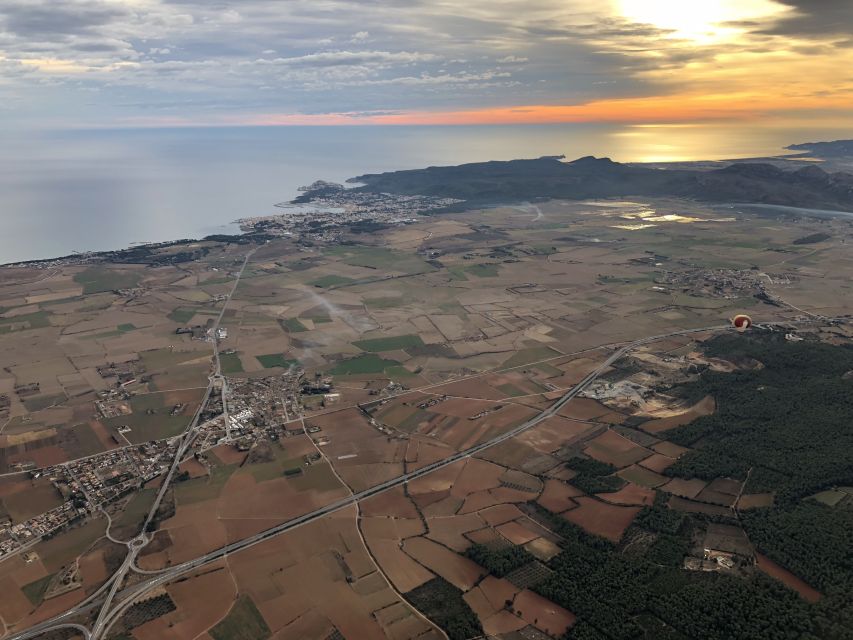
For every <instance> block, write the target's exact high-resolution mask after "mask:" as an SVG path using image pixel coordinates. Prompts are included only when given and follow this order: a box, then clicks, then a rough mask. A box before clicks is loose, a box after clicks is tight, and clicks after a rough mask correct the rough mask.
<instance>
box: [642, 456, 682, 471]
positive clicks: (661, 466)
mask: <svg viewBox="0 0 853 640" xmlns="http://www.w3.org/2000/svg"><path fill="white" fill-rule="evenodd" d="M639 464H640V466H643V467H645V468H646V469H650V470H651V471H654V472H655V473H663V472H664V471H665V470H666V469H669V467H671V466H672V465H673V464H675V458H670V457H669V456H665V455H663V454H660V453H655V454H654V455H651V456H649V457H648V458H646V459H645V460H641V461H640V463H639Z"/></svg>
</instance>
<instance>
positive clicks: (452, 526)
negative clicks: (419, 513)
mask: <svg viewBox="0 0 853 640" xmlns="http://www.w3.org/2000/svg"><path fill="white" fill-rule="evenodd" d="M427 524H428V525H429V533H427V537H428V538H429V539H430V540H435V541H436V542H440V543H441V544H443V545H444V546H446V547H450V548H451V549H453V550H454V551H457V552H460V553H461V552H463V551H465V549H467V548H468V547H470V546H471V542H470V541H469V540H468V538H466V537H465V536H464V535H463V534H465V533H467V532H468V531H475V530H477V529H482V528H483V527H484V526H485V525H486V523H485V522H484V521H483V519H482V518H481V517H480V516H478V515H477V514H476V513H469V514H467V515H462V516H451V517H449V518H429V519H428V520H427Z"/></svg>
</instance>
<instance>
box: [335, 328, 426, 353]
mask: <svg viewBox="0 0 853 640" xmlns="http://www.w3.org/2000/svg"><path fill="white" fill-rule="evenodd" d="M352 344H353V345H354V346H356V347H358V348H359V349H361V350H362V351H370V352H371V353H378V352H380V351H396V350H397V349H405V348H407V347H422V346H424V343H423V340H421V337H420V336H419V335H417V334H413V333H410V334H407V335H403V336H389V337H387V338H372V339H369V340H358V341H356V342H353V343H352Z"/></svg>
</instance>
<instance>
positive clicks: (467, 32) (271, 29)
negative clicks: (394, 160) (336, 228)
mask: <svg viewBox="0 0 853 640" xmlns="http://www.w3.org/2000/svg"><path fill="white" fill-rule="evenodd" d="M721 120H722V121H734V122H761V123H766V122H774V123H786V122H791V123H804V122H805V123H811V124H814V123H816V122H819V123H825V124H826V125H829V126H847V125H848V124H851V125H853V1H851V0H702V1H701V2H700V1H699V0H697V1H695V2H692V1H688V0H596V1H595V2H590V1H588V0H585V1H581V0H231V1H219V0H0V128H14V129H16V130H24V131H26V130H28V129H39V128H48V129H56V128H59V129H63V128H70V129H73V128H91V127H107V128H109V127H137V126H143V127H144V126H226V125H288V124H376V123H380V124H480V123H490V124H498V123H528V122H530V123H545V122H620V123H631V124H645V123H649V124H652V123H680V122H698V121H721Z"/></svg>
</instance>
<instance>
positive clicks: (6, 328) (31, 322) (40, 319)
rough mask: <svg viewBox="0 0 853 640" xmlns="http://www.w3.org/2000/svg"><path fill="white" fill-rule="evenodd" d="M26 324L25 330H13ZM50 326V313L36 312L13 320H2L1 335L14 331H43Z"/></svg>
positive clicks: (15, 317)
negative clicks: (16, 326)
mask: <svg viewBox="0 0 853 640" xmlns="http://www.w3.org/2000/svg"><path fill="white" fill-rule="evenodd" d="M24 323H26V325H27V326H26V327H25V328H16V329H13V328H12V327H13V326H14V325H19V324H24ZM49 326H50V312H48V311H36V312H35V313H24V314H21V315H19V316H14V317H12V318H0V334H3V333H11V332H12V331H13V330H14V331H25V330H26V329H42V328H44V327H49Z"/></svg>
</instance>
